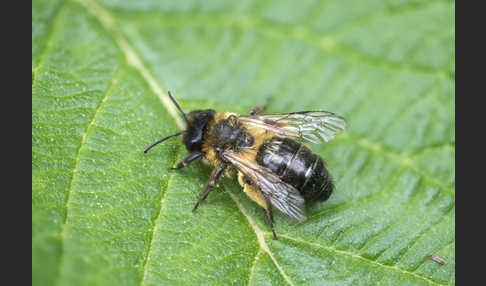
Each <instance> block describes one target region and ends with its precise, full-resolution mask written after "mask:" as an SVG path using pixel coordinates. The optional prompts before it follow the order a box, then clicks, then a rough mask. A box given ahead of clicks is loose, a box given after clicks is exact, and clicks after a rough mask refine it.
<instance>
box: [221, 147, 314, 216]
mask: <svg viewBox="0 0 486 286" xmlns="http://www.w3.org/2000/svg"><path fill="white" fill-rule="evenodd" d="M222 156H223V158H225V159H226V160H228V161H229V162H230V163H231V164H232V165H233V166H234V167H235V168H236V169H238V171H240V172H242V173H243V174H245V175H247V176H248V177H249V178H250V179H251V180H252V182H254V183H255V184H256V185H257V186H258V188H259V189H260V190H261V191H262V192H263V194H264V195H265V196H266V197H267V198H268V200H269V201H270V203H271V204H272V205H273V206H274V207H276V208H277V209H278V210H279V211H281V212H282V213H284V214H286V215H287V216H289V217H291V218H294V219H296V220H298V221H304V220H305V219H306V216H305V206H304V198H303V197H302V196H301V195H300V193H299V191H298V190H297V189H296V188H294V187H293V186H291V185H289V184H287V183H285V182H283V181H282V180H280V178H279V177H278V176H277V175H275V174H274V173H273V172H271V171H270V170H268V169H267V168H265V167H263V166H260V165H258V164H256V163H252V162H250V161H248V160H245V159H243V158H242V157H241V155H240V154H239V153H235V152H232V151H224V152H223V153H222Z"/></svg>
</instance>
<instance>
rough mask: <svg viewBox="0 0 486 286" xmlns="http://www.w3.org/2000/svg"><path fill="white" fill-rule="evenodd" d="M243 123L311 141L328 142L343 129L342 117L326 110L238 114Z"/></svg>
mask: <svg viewBox="0 0 486 286" xmlns="http://www.w3.org/2000/svg"><path fill="white" fill-rule="evenodd" d="M239 120H241V121H242V122H243V123H244V124H246V125H247V126H250V127H252V126H253V127H259V128H263V129H266V130H269V131H272V132H274V133H277V134H278V135H281V136H286V137H293V138H297V139H302V140H304V141H308V142H311V143H316V144H317V143H322V142H329V141H330V140H332V139H333V138H334V137H336V135H337V134H339V133H341V132H342V131H344V129H345V128H346V121H345V120H344V118H342V117H340V116H338V115H336V114H334V113H331V112H327V111H302V112H292V113H284V114H269V115H256V116H245V115H243V116H240V117H239Z"/></svg>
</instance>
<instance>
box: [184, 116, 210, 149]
mask: <svg viewBox="0 0 486 286" xmlns="http://www.w3.org/2000/svg"><path fill="white" fill-rule="evenodd" d="M215 113H216V111H214V110H212V109H206V110H194V111H191V112H190V113H189V114H188V115H187V129H186V131H184V133H183V135H182V144H184V145H186V148H187V150H188V151H189V152H191V153H192V152H200V151H201V147H202V139H203V134H204V130H205V129H206V126H207V124H208V123H209V122H210V121H211V120H213V117H214V114H215Z"/></svg>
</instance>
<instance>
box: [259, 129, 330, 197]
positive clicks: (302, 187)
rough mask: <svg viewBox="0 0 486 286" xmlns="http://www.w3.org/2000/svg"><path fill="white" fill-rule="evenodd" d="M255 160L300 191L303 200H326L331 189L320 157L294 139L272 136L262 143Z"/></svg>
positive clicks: (327, 173) (328, 177) (328, 176)
mask: <svg viewBox="0 0 486 286" xmlns="http://www.w3.org/2000/svg"><path fill="white" fill-rule="evenodd" d="M256 159H257V162H258V163H259V164H260V165H262V166H264V167H266V168H269V169H270V170H271V171H272V172H274V173H275V174H277V175H278V176H279V177H280V178H281V179H282V181H284V182H286V183H288V184H290V185H292V186H293V187H295V188H296V189H297V190H299V192H300V193H301V195H302V196H303V197H304V199H305V200H306V201H325V200H327V199H328V198H329V196H330V195H331V193H332V191H333V188H334V186H333V183H332V179H331V176H330V174H329V172H328V171H327V169H326V168H325V165H324V161H323V160H322V158H321V157H319V156H318V155H316V154H314V153H312V151H311V150H310V149H309V148H307V147H305V146H304V145H302V144H300V143H298V142H297V141H294V140H291V139H288V138H283V137H274V138H272V139H270V140H269V141H267V142H266V143H264V144H262V146H261V147H260V149H259V151H258V154H257V158H256Z"/></svg>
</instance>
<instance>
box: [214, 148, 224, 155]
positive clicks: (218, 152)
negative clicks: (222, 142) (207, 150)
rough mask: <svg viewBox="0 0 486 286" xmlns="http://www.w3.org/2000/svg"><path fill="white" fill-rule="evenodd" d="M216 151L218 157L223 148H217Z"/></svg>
mask: <svg viewBox="0 0 486 286" xmlns="http://www.w3.org/2000/svg"><path fill="white" fill-rule="evenodd" d="M214 151H216V153H217V154H218V155H220V154H221V152H222V151H223V150H222V149H221V148H219V147H216V148H214Z"/></svg>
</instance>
